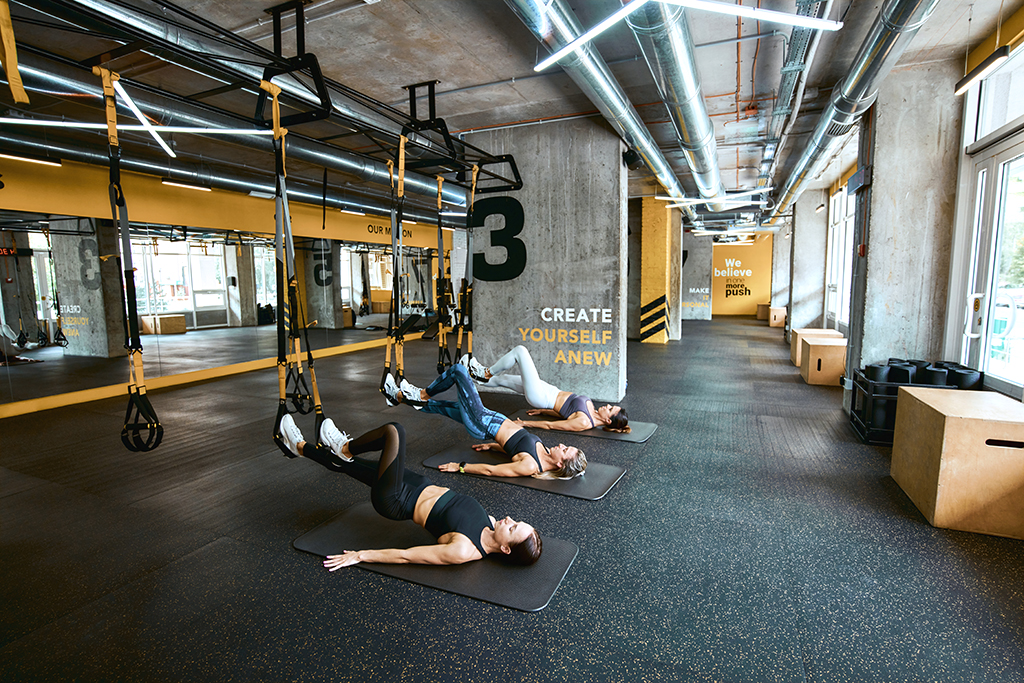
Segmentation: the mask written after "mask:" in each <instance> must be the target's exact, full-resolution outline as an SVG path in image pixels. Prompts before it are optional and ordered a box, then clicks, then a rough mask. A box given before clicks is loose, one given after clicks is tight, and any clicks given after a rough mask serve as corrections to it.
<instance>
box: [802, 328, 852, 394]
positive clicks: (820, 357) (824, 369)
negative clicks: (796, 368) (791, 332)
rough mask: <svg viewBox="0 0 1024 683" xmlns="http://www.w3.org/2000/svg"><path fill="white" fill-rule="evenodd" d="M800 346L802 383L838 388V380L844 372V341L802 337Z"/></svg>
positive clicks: (835, 338)
mask: <svg viewBox="0 0 1024 683" xmlns="http://www.w3.org/2000/svg"><path fill="white" fill-rule="evenodd" d="M800 345H801V349H800V356H801V358H800V376H801V377H803V378H804V381H805V382H807V383H808V384H827V385H830V386H839V378H840V377H841V376H842V375H843V373H844V372H846V340H845V339H841V338H837V337H804V338H803V339H801V340H800Z"/></svg>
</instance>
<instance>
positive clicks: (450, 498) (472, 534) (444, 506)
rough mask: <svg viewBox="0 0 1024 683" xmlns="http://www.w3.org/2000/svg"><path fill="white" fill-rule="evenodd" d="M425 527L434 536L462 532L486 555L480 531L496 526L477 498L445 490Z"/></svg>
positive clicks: (431, 511)
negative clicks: (481, 542)
mask: <svg viewBox="0 0 1024 683" xmlns="http://www.w3.org/2000/svg"><path fill="white" fill-rule="evenodd" d="M423 528H425V529H426V530H427V531H429V532H430V534H431V535H432V536H433V537H434V538H441V537H442V536H444V535H445V534H447V533H451V532H452V531H454V532H455V533H458V534H462V535H463V536H465V537H466V538H468V539H469V540H471V541H472V542H473V545H475V546H476V549H477V550H479V551H480V554H481V555H484V556H486V555H487V551H485V550H484V547H483V545H481V544H480V533H481V532H482V531H483V530H484V529H485V528H487V529H494V526H493V525H492V524H491V518H490V517H489V516H488V515H487V511H486V510H484V508H483V506H481V505H480V503H478V502H476V499H475V498H470V497H469V496H467V495H463V494H461V493H455V491H445V492H444V494H443V495H442V496H441V497H440V498H438V499H437V502H436V503H434V507H433V508H432V509H431V510H430V514H429V515H428V516H427V523H426V524H424V525H423Z"/></svg>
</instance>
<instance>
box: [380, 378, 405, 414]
mask: <svg viewBox="0 0 1024 683" xmlns="http://www.w3.org/2000/svg"><path fill="white" fill-rule="evenodd" d="M401 393H402V392H401V390H400V389H399V388H398V385H397V384H395V378H394V375H392V374H391V373H390V372H389V373H388V374H387V376H386V377H385V378H384V399H385V400H386V401H387V402H388V405H389V406H397V405H398V404H399V403H401V401H399V400H398V396H399V394H401Z"/></svg>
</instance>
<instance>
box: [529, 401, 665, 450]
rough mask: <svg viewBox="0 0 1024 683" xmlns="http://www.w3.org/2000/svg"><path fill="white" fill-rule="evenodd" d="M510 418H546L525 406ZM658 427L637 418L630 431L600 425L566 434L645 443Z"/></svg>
mask: <svg viewBox="0 0 1024 683" xmlns="http://www.w3.org/2000/svg"><path fill="white" fill-rule="evenodd" d="M509 419H510V420H530V421H533V422H540V421H542V420H545V419H546V418H545V417H544V416H543V415H530V409H529V408H524V409H523V410H520V411H519V412H517V413H516V414H515V415H512V416H510V417H509ZM657 428H658V425H656V424H654V423H653V422H637V421H636V420H630V421H629V429H630V431H629V433H628V434H623V433H622V432H606V431H605V430H603V429H601V428H600V427H596V428H594V429H587V430H585V431H582V432H566V434H579V435H580V436H596V437H597V438H599V439H611V440H612V441H628V442H629V443H643V442H645V441H647V439H649V438H651V436H653V435H654V430H656V429H657Z"/></svg>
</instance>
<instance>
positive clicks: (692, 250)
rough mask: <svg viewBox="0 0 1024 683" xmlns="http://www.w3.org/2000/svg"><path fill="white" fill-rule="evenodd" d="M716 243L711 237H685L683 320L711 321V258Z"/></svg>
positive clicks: (687, 234)
mask: <svg viewBox="0 0 1024 683" xmlns="http://www.w3.org/2000/svg"><path fill="white" fill-rule="evenodd" d="M713 253H714V242H713V241H712V240H711V238H710V237H694V236H693V233H692V232H688V233H685V234H684V235H683V257H684V258H685V262H684V264H683V282H682V284H683V300H682V304H683V305H682V318H683V320H711V257H712V255H713Z"/></svg>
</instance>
